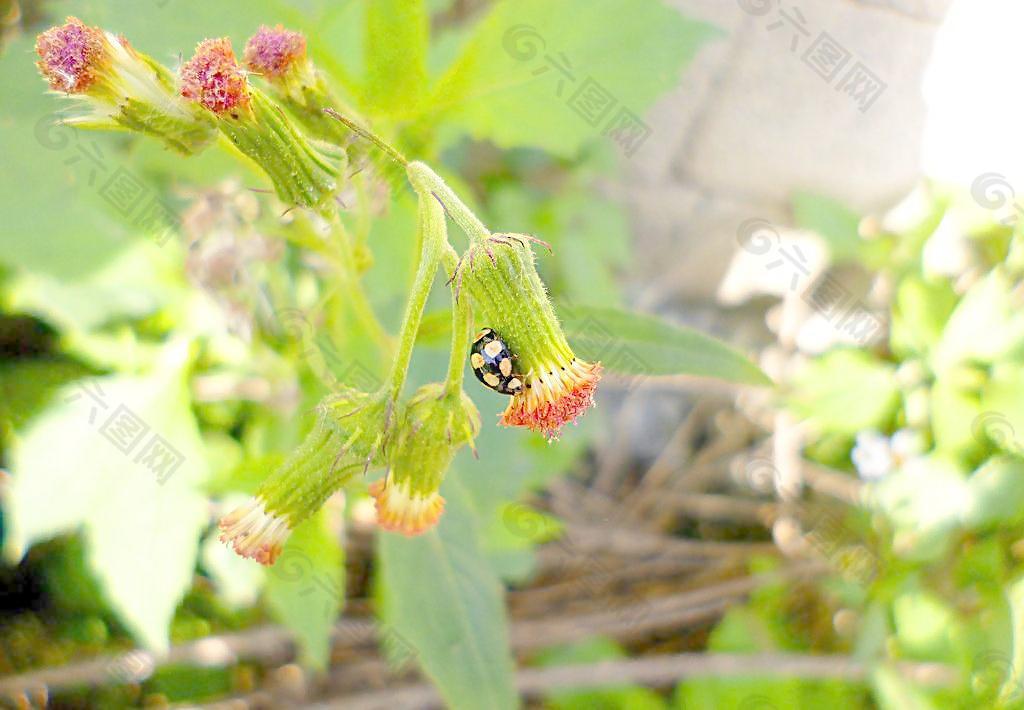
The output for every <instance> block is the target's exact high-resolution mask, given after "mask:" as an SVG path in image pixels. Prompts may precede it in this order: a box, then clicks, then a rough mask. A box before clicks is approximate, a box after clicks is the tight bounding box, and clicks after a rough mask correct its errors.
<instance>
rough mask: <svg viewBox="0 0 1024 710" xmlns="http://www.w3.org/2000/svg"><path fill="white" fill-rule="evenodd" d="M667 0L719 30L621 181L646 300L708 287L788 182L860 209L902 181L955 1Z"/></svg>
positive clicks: (785, 208)
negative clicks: (938, 42) (935, 49)
mask: <svg viewBox="0 0 1024 710" xmlns="http://www.w3.org/2000/svg"><path fill="white" fill-rule="evenodd" d="M667 1H668V2H669V3H670V4H671V5H673V6H675V7H677V8H678V9H679V10H680V12H682V13H684V14H685V15H687V16H689V17H693V18H696V19H701V20H704V21H707V22H709V23H712V24H714V25H716V26H718V27H719V28H721V29H722V30H723V32H724V33H725V34H724V35H723V36H722V37H720V38H718V39H716V40H713V41H711V42H709V43H708V44H707V45H705V46H704V47H703V48H702V49H701V50H700V52H699V53H698V56H697V58H696V60H695V61H694V62H693V63H692V64H691V65H690V67H689V68H688V69H687V71H686V72H685V74H684V76H683V78H682V81H681V83H680V84H679V86H678V87H677V88H676V89H675V90H674V91H672V92H671V93H670V94H668V95H666V96H665V97H663V98H662V100H661V101H660V102H659V103H658V104H657V105H656V106H655V107H654V109H653V110H652V111H651V112H650V114H649V115H648V117H647V122H648V124H649V125H650V127H651V129H652V133H651V135H650V138H649V139H648V140H647V141H646V142H645V143H644V144H643V145H642V147H641V148H640V149H639V150H638V151H637V152H636V154H635V155H634V156H633V157H632V158H631V159H630V160H629V161H628V163H627V166H628V167H627V176H628V177H627V179H626V180H625V182H624V184H623V185H621V186H617V187H616V191H617V192H618V193H619V194H621V195H623V196H624V197H625V199H626V201H627V203H628V205H629V207H630V210H631V213H632V219H633V226H634V232H635V234H636V240H637V241H636V246H637V260H638V267H639V269H640V274H638V276H640V277H641V278H639V279H638V281H639V282H640V283H642V286H641V287H640V289H639V290H638V292H637V294H636V301H637V304H636V305H638V306H641V307H646V308H657V307H658V306H659V305H664V304H666V303H667V302H672V301H678V300H702V301H704V300H710V299H712V298H713V296H714V293H715V289H716V287H717V285H718V283H719V281H720V280H721V277H722V276H723V274H724V273H725V270H726V268H727V266H728V263H729V260H730V257H731V255H732V253H733V250H734V249H735V248H736V230H737V227H738V225H739V224H740V223H741V222H743V221H744V220H746V219H749V218H752V217H760V218H764V219H767V220H769V221H772V222H775V223H779V224H785V223H787V222H788V221H789V200H790V197H791V195H792V194H793V192H794V191H798V190H812V191H815V192H819V193H823V194H826V195H829V196H831V197H834V198H836V199H838V200H840V201H842V202H845V203H846V204H848V205H850V206H851V207H853V208H855V209H857V210H861V211H867V210H877V209H881V208H884V207H887V206H889V205H891V204H893V203H895V202H896V201H897V200H898V199H899V198H900V197H902V196H903V195H904V194H905V193H906V192H907V191H908V190H909V189H910V187H912V185H913V184H914V182H915V180H916V179H917V177H918V167H919V158H920V137H921V133H922V129H923V123H924V110H925V107H924V102H923V100H922V97H921V89H920V87H921V83H922V76H923V73H924V70H925V68H926V66H927V62H928V58H929V55H930V51H931V46H932V41H933V38H934V35H935V32H936V30H937V29H938V27H939V24H940V23H941V22H942V18H943V16H944V14H945V12H946V10H947V9H948V7H949V5H950V4H951V2H952V0H860V1H854V0H792V1H790V0H782V2H781V3H780V2H779V0H667ZM876 82H881V83H882V84H884V88H883V87H880V85H879V84H877V83H876Z"/></svg>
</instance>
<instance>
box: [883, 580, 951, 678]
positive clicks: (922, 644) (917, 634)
mask: <svg viewBox="0 0 1024 710" xmlns="http://www.w3.org/2000/svg"><path fill="white" fill-rule="evenodd" d="M892 613H893V622H894V625H895V627H896V637H897V638H898V639H899V642H900V646H901V648H902V650H904V651H905V652H906V653H907V654H908V655H909V656H910V657H911V658H919V659H922V660H945V661H955V660H956V653H955V649H956V636H955V635H956V633H957V625H958V620H957V618H956V614H955V613H954V612H953V610H952V609H951V608H950V607H949V605H948V604H946V603H945V602H944V601H943V600H942V599H941V598H940V597H939V596H938V595H936V594H934V593H932V592H928V591H920V590H914V591H910V592H907V593H905V594H901V595H900V596H898V597H897V598H896V600H895V601H894V602H893V608H892Z"/></svg>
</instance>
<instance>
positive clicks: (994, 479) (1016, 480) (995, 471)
mask: <svg viewBox="0 0 1024 710" xmlns="http://www.w3.org/2000/svg"><path fill="white" fill-rule="evenodd" d="M967 490H968V493H969V495H968V497H967V509H966V510H965V511H964V522H965V523H966V524H967V525H970V526H973V527H986V526H991V525H1002V524H1012V523H1017V522H1020V521H1021V519H1022V518H1024V461H1022V460H1021V459H1020V458H1016V457H1010V456H998V457H994V458H991V459H989V460H988V461H986V462H985V463H984V464H983V465H982V466H981V467H980V468H979V469H978V470H977V471H975V472H974V473H973V474H971V477H970V478H969V479H968V480H967Z"/></svg>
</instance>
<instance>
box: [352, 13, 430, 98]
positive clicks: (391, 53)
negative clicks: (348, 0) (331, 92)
mask: <svg viewBox="0 0 1024 710" xmlns="http://www.w3.org/2000/svg"><path fill="white" fill-rule="evenodd" d="M429 20H430V18H429V17H428V15H427V8H426V7H425V6H424V3H423V0H374V2H371V3H369V5H368V6H367V12H366V46H365V49H364V53H365V64H366V85H365V89H364V96H363V105H364V106H366V107H368V108H369V109H370V111H371V112H372V113H374V114H383V115H385V116H391V117H395V118H397V117H401V116H403V115H410V114H413V113H414V112H415V111H416V110H417V108H418V106H419V103H420V101H421V100H422V97H423V95H424V93H425V92H426V88H427V66H426V57H427V42H428V35H429V24H430V23H429Z"/></svg>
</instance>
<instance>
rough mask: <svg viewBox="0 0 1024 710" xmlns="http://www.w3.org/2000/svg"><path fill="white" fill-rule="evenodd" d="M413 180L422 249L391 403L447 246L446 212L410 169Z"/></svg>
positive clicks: (389, 386) (390, 385) (393, 370)
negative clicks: (417, 197) (417, 196)
mask: <svg viewBox="0 0 1024 710" xmlns="http://www.w3.org/2000/svg"><path fill="white" fill-rule="evenodd" d="M410 180H412V183H413V187H414V188H416V192H417V194H418V195H419V239H420V244H421V245H422V246H421V251H420V260H419V266H418V267H417V269H416V277H415V279H414V280H413V285H412V292H411V293H410V294H409V300H408V302H407V303H406V305H405V317H404V318H403V319H402V328H401V330H400V331H399V335H398V349H397V351H396V353H395V359H394V361H393V362H392V364H391V374H390V375H389V376H388V381H387V384H386V385H385V387H386V389H387V393H388V395H389V396H390V398H391V399H392V400H396V399H398V396H399V395H400V394H401V392H402V385H403V384H404V383H405V375H406V372H407V371H408V370H409V361H410V360H411V359H412V350H413V346H414V345H415V344H416V334H417V332H418V331H419V328H420V321H421V320H422V318H423V307H424V306H425V305H426V303H427V296H428V295H429V294H430V288H431V286H433V283H434V276H435V275H436V273H437V268H438V266H439V265H440V263H441V256H442V254H443V252H444V251H445V246H447V244H448V228H447V224H446V223H445V218H444V209H443V208H442V207H441V205H440V204H439V203H438V202H437V200H435V199H434V198H433V197H432V196H431V195H430V194H429V191H428V192H424V191H423V189H421V188H422V187H423V185H422V183H421V182H420V181H419V180H418V179H417V178H416V176H415V175H414V174H413V172H412V170H411V166H410Z"/></svg>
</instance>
